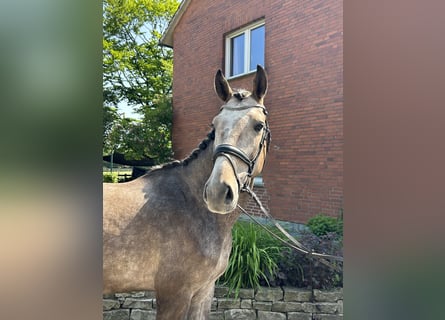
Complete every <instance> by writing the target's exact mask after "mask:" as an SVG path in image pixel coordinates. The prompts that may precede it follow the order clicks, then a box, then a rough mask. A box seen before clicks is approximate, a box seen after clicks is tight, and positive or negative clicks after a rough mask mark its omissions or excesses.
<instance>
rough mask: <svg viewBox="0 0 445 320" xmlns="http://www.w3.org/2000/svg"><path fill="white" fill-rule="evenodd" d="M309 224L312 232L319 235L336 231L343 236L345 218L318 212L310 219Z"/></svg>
mask: <svg viewBox="0 0 445 320" xmlns="http://www.w3.org/2000/svg"><path fill="white" fill-rule="evenodd" d="M307 226H308V227H309V229H310V230H311V232H312V233H313V234H315V235H317V236H319V237H320V236H323V235H326V234H328V233H330V232H334V233H336V234H338V235H339V236H343V219H342V218H334V217H330V216H326V215H323V214H318V215H316V216H315V217H312V218H311V219H309V220H308V222H307Z"/></svg>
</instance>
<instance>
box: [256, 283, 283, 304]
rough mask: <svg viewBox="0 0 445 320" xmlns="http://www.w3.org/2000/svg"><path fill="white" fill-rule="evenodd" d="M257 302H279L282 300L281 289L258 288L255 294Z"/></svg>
mask: <svg viewBox="0 0 445 320" xmlns="http://www.w3.org/2000/svg"><path fill="white" fill-rule="evenodd" d="M255 300H257V301H272V302H275V301H280V300H283V290H282V289H281V288H265V287H260V288H259V289H258V291H257V292H256V294H255Z"/></svg>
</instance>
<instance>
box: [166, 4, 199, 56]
mask: <svg viewBox="0 0 445 320" xmlns="http://www.w3.org/2000/svg"><path fill="white" fill-rule="evenodd" d="M191 1H192V0H183V1H182V2H181V4H180V5H179V8H178V10H176V12H175V14H174V15H173V18H172V19H171V20H170V23H169V24H168V27H167V29H165V31H164V34H163V35H162V37H161V40H160V41H159V44H160V45H162V46H166V47H170V48H173V31H174V30H175V28H176V25H177V24H178V22H179V20H181V17H182V15H183V14H184V12H185V10H186V9H187V7H188V5H189V4H190V2H191Z"/></svg>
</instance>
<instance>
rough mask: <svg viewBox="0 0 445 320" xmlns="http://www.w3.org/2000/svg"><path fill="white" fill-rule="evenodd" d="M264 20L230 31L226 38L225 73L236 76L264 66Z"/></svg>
mask: <svg viewBox="0 0 445 320" xmlns="http://www.w3.org/2000/svg"><path fill="white" fill-rule="evenodd" d="M264 31H265V29H264V21H261V22H257V23H255V24H253V25H250V26H249V27H247V28H244V29H242V30H238V31H237V32H234V33H231V34H229V35H228V36H227V38H226V72H225V73H226V74H227V75H228V76H229V78H230V77H236V76H239V75H243V74H246V73H249V72H252V71H255V70H256V66H257V64H260V65H263V66H264V47H265V45H264V43H265V32H264Z"/></svg>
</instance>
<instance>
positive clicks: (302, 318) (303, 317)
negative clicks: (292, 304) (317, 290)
mask: <svg viewBox="0 0 445 320" xmlns="http://www.w3.org/2000/svg"><path fill="white" fill-rule="evenodd" d="M287 320H312V313H306V312H288V313H287Z"/></svg>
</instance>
